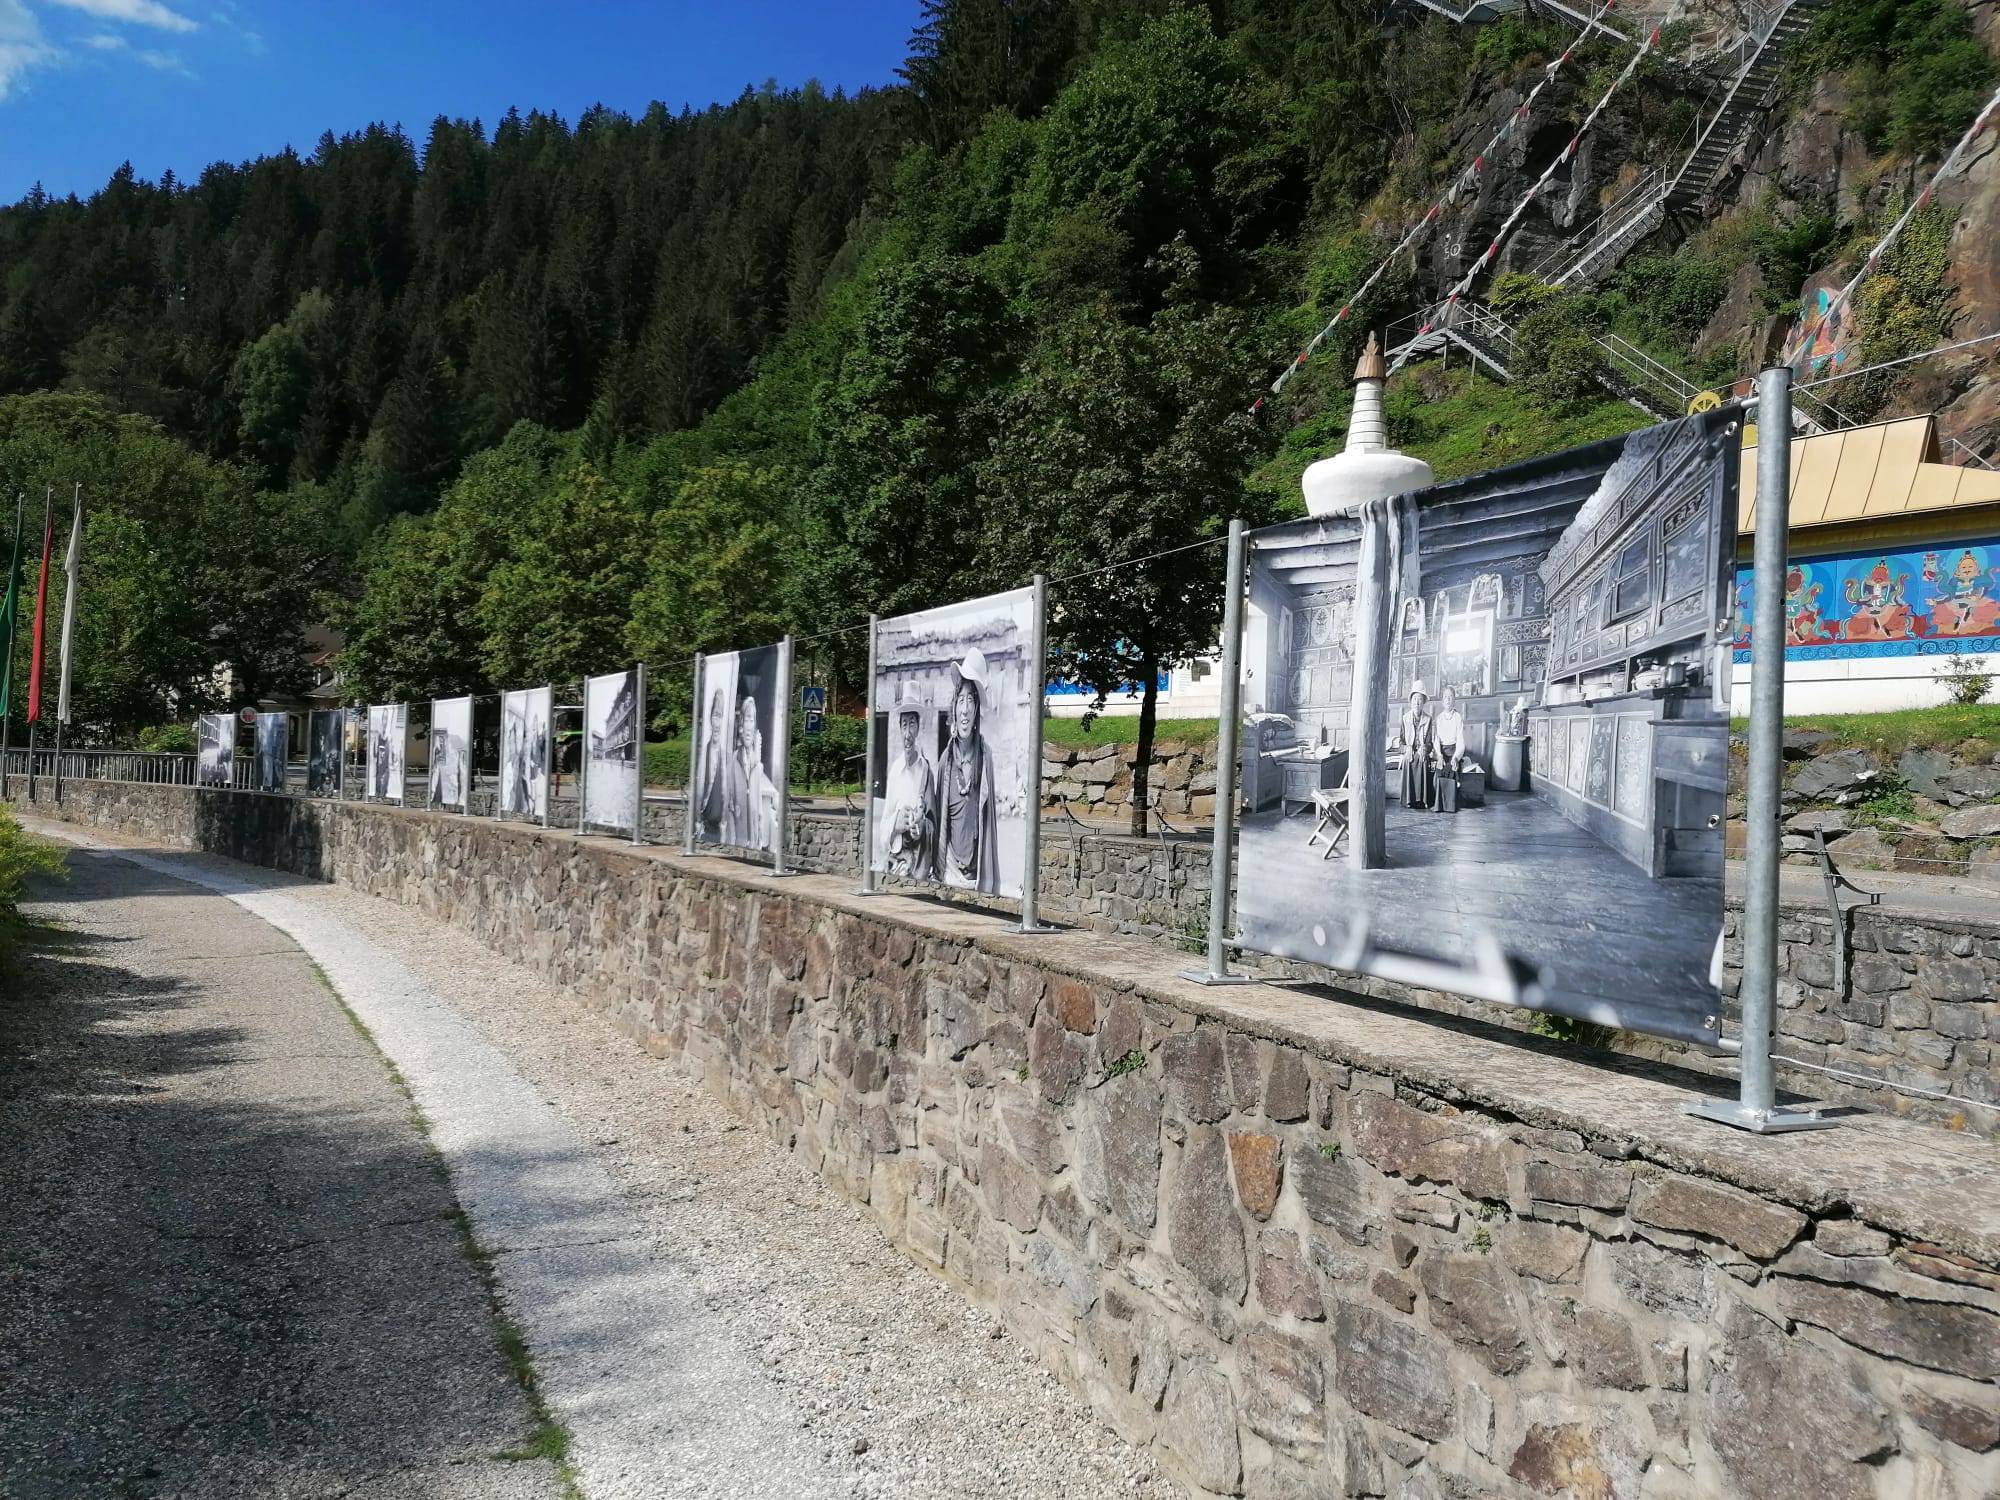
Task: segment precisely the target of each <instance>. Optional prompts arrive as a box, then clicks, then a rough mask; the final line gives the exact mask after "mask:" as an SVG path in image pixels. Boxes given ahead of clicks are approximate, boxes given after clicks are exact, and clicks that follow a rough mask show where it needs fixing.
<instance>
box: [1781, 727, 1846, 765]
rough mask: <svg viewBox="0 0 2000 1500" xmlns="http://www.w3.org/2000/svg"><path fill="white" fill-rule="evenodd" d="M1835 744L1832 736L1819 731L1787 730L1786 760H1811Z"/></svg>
mask: <svg viewBox="0 0 2000 1500" xmlns="http://www.w3.org/2000/svg"><path fill="white" fill-rule="evenodd" d="M1833 742H1834V739H1833V736H1832V735H1830V734H1822V733H1821V732H1820V731H1819V730H1817V729H1787V730H1786V731H1785V759H1786V760H1810V759H1812V758H1813V757H1814V756H1815V755H1818V754H1819V753H1820V751H1822V750H1824V749H1825V748H1826V747H1827V746H1829V745H1831V744H1832V743H1833Z"/></svg>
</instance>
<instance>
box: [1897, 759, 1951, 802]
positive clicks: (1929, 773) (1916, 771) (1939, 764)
mask: <svg viewBox="0 0 2000 1500" xmlns="http://www.w3.org/2000/svg"><path fill="white" fill-rule="evenodd" d="M1953 769H1954V762H1953V761H1952V758H1951V757H1950V756H1949V755H1946V754H1945V753H1944V751H1942V750H1905V751H1904V752H1903V753H1902V754H1901V755H1899V756H1897V757H1896V774H1897V775H1898V776H1900V777H1902V778H1903V785H1904V786H1906V787H1908V788H1909V789H1910V790H1911V791H1913V792H1915V793H1916V794H1917V795H1918V796H1920V797H1942V796H1943V795H1944V779H1945V777H1947V776H1949V775H1950V774H1951V773H1952V770H1953Z"/></svg>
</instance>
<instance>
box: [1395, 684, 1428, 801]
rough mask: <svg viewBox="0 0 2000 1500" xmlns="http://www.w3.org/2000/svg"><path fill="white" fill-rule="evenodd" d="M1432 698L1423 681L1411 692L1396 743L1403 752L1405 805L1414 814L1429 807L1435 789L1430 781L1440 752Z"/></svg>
mask: <svg viewBox="0 0 2000 1500" xmlns="http://www.w3.org/2000/svg"><path fill="white" fill-rule="evenodd" d="M1430 701H1431V695H1430V694H1429V693H1427V692H1425V691H1424V685H1423V684H1422V683H1421V682H1420V683H1418V684H1417V685H1416V686H1415V687H1414V688H1412V689H1411V690H1410V706H1409V707H1408V708H1406V709H1404V710H1403V722H1402V724H1401V726H1400V727H1399V728H1398V729H1397V732H1396V740H1397V743H1398V744H1399V745H1400V746H1401V747H1402V751H1403V806H1405V807H1407V808H1409V809H1410V810H1411V811H1412V812H1415V811H1417V810H1418V809H1420V808H1428V807H1429V806H1430V805H1431V798H1432V796H1433V794H1434V792H1435V790H1436V788H1435V787H1434V786H1433V785H1432V781H1431V757H1432V756H1434V755H1435V754H1436V753H1437V737H1436V735H1435V733H1434V732H1433V730H1432V720H1431V710H1430Z"/></svg>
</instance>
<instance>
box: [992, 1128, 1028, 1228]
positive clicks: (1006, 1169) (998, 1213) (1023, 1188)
mask: <svg viewBox="0 0 2000 1500" xmlns="http://www.w3.org/2000/svg"><path fill="white" fill-rule="evenodd" d="M979 1185H980V1188H981V1190H982V1191H983V1192H984V1193H985V1194H986V1203H987V1206H988V1207H989V1208H990V1209H992V1211H993V1214H994V1216H995V1217H996V1218H998V1219H1000V1220H1002V1221H1003V1222H1005V1223H1008V1224H1011V1225H1013V1226H1014V1228H1016V1229H1018V1230H1020V1231H1021V1232H1022V1233H1024V1234H1025V1233H1027V1232H1028V1231H1029V1230H1031V1229H1033V1228H1034V1227H1035V1226H1036V1225H1037V1224H1039V1223H1041V1221H1042V1188H1041V1183H1040V1181H1039V1180H1038V1179H1037V1178H1036V1176H1035V1174H1034V1173H1033V1172H1031V1171H1030V1170H1029V1169H1028V1168H1027V1167H1025V1166H1023V1165H1022V1164H1021V1163H1020V1162H1019V1161H1017V1160H1016V1159H1015V1158H1014V1157H1013V1156H1012V1155H1011V1154H1010V1153H1009V1152H1007V1151H1005V1150H1003V1149H1002V1148H1001V1146H1000V1144H999V1143H998V1142H997V1141H994V1140H991V1139H988V1140H987V1141H986V1142H985V1143H984V1144H983V1145H981V1146H980V1148H979Z"/></svg>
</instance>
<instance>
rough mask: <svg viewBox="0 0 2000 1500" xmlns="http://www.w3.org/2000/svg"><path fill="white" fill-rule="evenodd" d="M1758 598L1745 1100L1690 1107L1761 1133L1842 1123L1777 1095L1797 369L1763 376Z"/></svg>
mask: <svg viewBox="0 0 2000 1500" xmlns="http://www.w3.org/2000/svg"><path fill="white" fill-rule="evenodd" d="M1757 431H1758V441H1757V531H1756V543H1755V547H1754V550H1753V553H1752V567H1753V568H1754V570H1755V572H1754V579H1755V589H1756V597H1755V600H1754V602H1753V605H1752V609H1753V615H1752V626H1751V635H1750V642H1751V650H1750V735H1749V761H1750V766H1749V770H1750V787H1749V801H1748V804H1747V807H1746V809H1745V817H1746V819H1747V820H1748V824H1749V843H1748V847H1747V848H1746V849H1745V851H1744V888H1743V983H1742V987H1741V990H1740V1005H1741V1014H1742V1052H1741V1068H1742V1074H1741V1084H1740V1091H1739V1094H1738V1098H1737V1101H1736V1103H1734V1104H1731V1103H1730V1102H1729V1101H1727V1100H1725V1099H1701V1100H1697V1101H1695V1102H1694V1103H1692V1104H1690V1105H1688V1106H1687V1109H1688V1113H1689V1114H1692V1115H1697V1116H1699V1117H1701V1118H1703V1119H1709V1120H1716V1121H1719V1122H1721V1123H1722V1124H1724V1125H1733V1126H1735V1127H1736V1128H1737V1129H1739V1130H1749V1131H1754V1132H1756V1133H1757V1134H1759V1135H1765V1134H1773V1133H1776V1132H1778V1131H1786V1130H1812V1129H1819V1128H1824V1127H1826V1126H1830V1125H1832V1124H1833V1123H1835V1122H1834V1121H1832V1120H1828V1119H1823V1118H1822V1117H1821V1116H1820V1115H1819V1113H1818V1112H1817V1111H1816V1110H1797V1109H1782V1108H1779V1107H1778V1106H1777V1104H1776V1103H1775V1102H1774V1093H1775V1088H1774V1083H1773V1079H1772V1075H1771V1029H1772V1024H1773V1021H1774V1019H1775V1017H1776V1014H1777V1003H1776V1002H1777V987H1778V857H1779V853H1780V849H1779V843H1780V840H1779V836H1778V817H1779V802H1778V798H1779V794H1780V792H1781V791H1782V782H1783V776H1784V757H1785V563H1786V554H1787V551H1788V544H1789V541H1790V533H1791V508H1792V441H1791V437H1792V372H1791V370H1790V369H1789V368H1788V367H1786V366H1782V365H1781V366H1778V367H1776V368H1774V369H1769V370H1766V371H1764V373H1763V374H1762V375H1760V376H1759V377H1758V379H1757Z"/></svg>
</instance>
